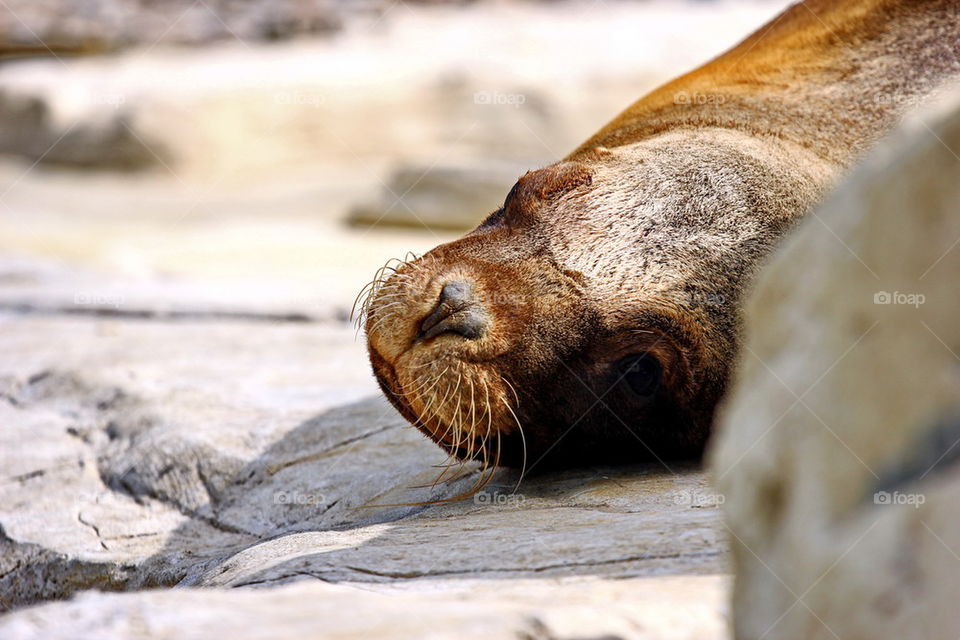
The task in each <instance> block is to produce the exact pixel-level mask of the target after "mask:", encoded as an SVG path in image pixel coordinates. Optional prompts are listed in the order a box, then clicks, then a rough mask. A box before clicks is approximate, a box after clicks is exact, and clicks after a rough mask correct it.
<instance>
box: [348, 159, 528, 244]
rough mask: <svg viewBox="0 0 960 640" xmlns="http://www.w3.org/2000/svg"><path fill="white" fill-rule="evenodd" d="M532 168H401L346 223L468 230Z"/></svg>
mask: <svg viewBox="0 0 960 640" xmlns="http://www.w3.org/2000/svg"><path fill="white" fill-rule="evenodd" d="M535 168H537V167H523V166H521V165H517V164H513V163H500V164H499V165H498V164H497V163H491V162H488V161H484V162H474V163H472V164H470V163H461V164H460V165H453V164H445V165H439V166H438V165H429V166H402V167H399V168H398V169H396V170H395V171H394V173H393V175H392V176H391V178H390V180H389V182H388V183H387V184H385V185H384V187H383V190H382V192H381V194H380V200H379V201H378V202H375V203H370V204H366V205H360V206H358V207H355V208H354V209H353V210H352V211H351V212H350V216H349V222H351V223H352V224H355V225H360V226H372V227H375V226H378V225H387V226H400V227H424V228H427V229H456V230H458V231H465V230H469V229H472V228H474V227H476V226H477V225H478V224H479V223H480V222H482V221H483V219H484V218H485V217H487V216H488V215H490V214H491V213H492V212H493V211H495V210H496V209H497V208H499V207H500V205H501V204H503V200H504V198H505V197H506V195H507V193H509V191H510V189H511V187H513V184H514V183H515V182H516V181H517V178H519V177H520V176H521V175H523V174H524V172H526V171H527V170H530V169H535Z"/></svg>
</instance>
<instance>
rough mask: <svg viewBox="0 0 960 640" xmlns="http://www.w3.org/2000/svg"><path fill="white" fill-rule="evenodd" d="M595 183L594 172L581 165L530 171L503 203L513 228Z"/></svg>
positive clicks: (571, 164) (558, 165)
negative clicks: (565, 195)
mask: <svg viewBox="0 0 960 640" xmlns="http://www.w3.org/2000/svg"><path fill="white" fill-rule="evenodd" d="M592 183H593V172H592V171H591V170H590V169H589V168H588V167H587V166H586V165H585V164H581V163H579V162H558V163H557V164H552V165H550V166H549V167H544V168H543V169H538V170H536V171H527V172H526V173H525V174H524V175H523V176H521V178H520V179H519V180H517V184H515V185H513V188H512V189H511V190H510V193H508V194H507V199H506V200H504V202H503V209H504V213H505V214H506V218H507V222H508V224H510V226H518V224H522V223H523V222H524V221H530V219H531V218H533V217H535V216H536V213H537V211H538V210H539V209H540V208H541V207H542V206H544V205H545V204H548V203H549V202H551V201H554V200H557V199H559V198H560V197H561V196H563V195H564V194H565V193H567V192H568V191H571V190H573V189H575V188H577V187H580V186H590V185H591V184H592Z"/></svg>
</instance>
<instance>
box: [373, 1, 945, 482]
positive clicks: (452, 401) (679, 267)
mask: <svg viewBox="0 0 960 640" xmlns="http://www.w3.org/2000/svg"><path fill="white" fill-rule="evenodd" d="M958 25H960V9H958V4H957V3H954V2H893V1H882V0H873V1H866V2H861V1H852V0H849V1H835V2H826V1H823V2H815V1H811V2H807V3H803V4H799V5H795V6H793V7H791V8H789V9H788V10H787V11H785V12H784V13H783V14H781V15H780V16H778V17H777V18H775V19H774V20H773V21H772V22H771V23H769V24H768V25H766V26H765V27H763V28H761V29H760V30H759V31H758V32H757V33H756V34H754V35H752V36H750V37H749V38H748V39H747V40H746V41H744V42H743V43H741V44H740V45H738V46H737V47H735V48H734V49H732V50H731V51H729V52H728V53H726V54H724V55H723V56H721V57H719V58H717V59H716V60H714V61H712V62H710V63H708V64H706V65H704V66H703V67H701V68H699V69H697V70H695V71H693V72H691V73H690V74H687V75H686V76H683V77H681V78H679V79H677V80H675V81H673V82H671V83H669V84H667V85H665V86H664V87H661V88H660V89H658V90H656V91H654V92H653V93H652V94H650V95H648V96H646V97H645V98H643V99H641V100H640V101H639V102H637V103H636V104H634V105H633V106H631V107H630V108H628V109H627V110H626V111H624V112H623V113H622V114H621V115H620V116H618V117H617V118H616V119H615V120H614V121H612V122H611V123H610V124H608V125H607V126H606V127H604V128H603V129H602V130H601V131H600V132H598V133H597V134H596V135H595V136H593V137H592V138H591V139H590V140H588V141H587V142H586V143H584V144H583V145H582V146H581V147H579V148H578V149H577V150H575V151H574V152H573V153H572V154H570V155H569V156H568V157H567V158H565V159H564V160H562V161H560V162H558V163H557V164H554V165H551V166H548V167H545V168H543V169H540V170H537V171H532V172H529V173H527V174H526V175H524V176H523V177H521V178H520V179H519V181H518V182H517V184H516V185H515V186H514V187H513V189H512V190H511V191H510V193H509V194H508V195H507V197H506V199H505V201H504V204H503V206H502V207H501V208H500V209H498V210H497V211H495V212H494V213H493V214H491V215H490V216H489V218H487V220H485V221H484V222H483V223H482V224H481V225H480V226H479V227H478V228H477V229H475V230H474V231H472V232H471V233H469V234H467V235H466V236H464V237H463V238H461V239H459V240H456V241H454V242H451V243H447V244H444V245H441V246H439V247H437V248H435V249H433V250H432V251H430V252H429V253H427V254H425V255H424V256H423V257H421V258H418V259H414V260H410V261H401V262H399V263H398V264H396V265H392V266H390V267H388V268H387V269H385V270H382V271H381V273H380V274H378V277H377V278H375V280H374V282H373V284H372V287H371V290H370V292H369V296H368V298H367V301H366V303H365V307H364V322H365V329H366V333H367V337H368V347H369V353H370V359H371V363H372V365H373V369H374V373H375V374H376V376H377V379H378V381H379V383H380V385H381V387H382V388H383V390H384V392H385V393H386V395H387V397H388V398H389V399H390V400H391V402H392V403H393V404H394V406H396V407H397V409H398V410H399V411H400V412H401V413H402V414H403V415H404V416H405V417H406V418H407V419H408V420H410V422H411V423H413V424H414V425H416V426H417V427H418V428H419V429H421V430H422V431H423V432H424V433H425V434H427V435H428V436H429V437H431V438H432V439H433V440H434V441H436V442H437V443H438V444H440V445H441V446H442V447H444V448H445V449H447V450H448V451H449V452H450V453H452V454H453V455H455V456H456V457H458V458H461V459H477V460H480V461H482V462H484V463H486V464H488V465H497V464H499V465H507V466H516V467H522V468H525V469H528V470H529V469H535V468H547V467H557V466H571V465H583V464H591V463H598V462H604V463H607V462H621V461H640V460H649V459H661V460H663V459H666V458H676V457H695V456H698V455H699V454H700V453H701V452H702V450H703V447H704V444H705V442H706V440H707V437H708V435H709V432H710V425H711V422H712V417H713V412H714V409H715V407H716V405H717V403H718V401H719V400H720V398H721V397H722V395H723V392H724V388H725V385H726V381H727V379H728V378H729V376H730V373H731V367H732V363H733V362H734V361H735V359H736V355H737V349H738V341H739V327H740V319H739V304H740V299H741V297H742V294H743V290H744V288H745V287H746V286H748V284H749V282H750V280H751V278H752V276H753V274H754V273H755V272H756V270H757V269H758V268H759V266H760V265H761V264H762V261H763V259H764V257H765V256H766V255H767V254H768V253H769V252H770V251H771V249H772V248H773V247H774V246H775V245H776V243H777V241H778V240H779V238H780V237H782V235H783V234H784V233H785V232H786V231H787V230H788V229H789V228H790V226H791V225H792V224H793V223H794V222H795V221H796V220H797V219H798V218H799V217H801V216H803V215H804V214H805V213H807V212H808V211H809V210H810V209H811V207H812V206H813V205H815V204H816V203H817V202H818V201H819V200H820V199H821V198H822V196H823V194H824V192H825V191H826V190H827V189H828V188H829V187H830V186H831V185H832V184H833V182H834V181H835V180H836V179H837V178H838V177H839V176H840V175H841V174H842V172H843V171H844V170H845V169H846V168H847V167H848V166H849V165H850V164H851V163H852V162H853V161H854V160H855V159H856V157H857V156H858V155H859V154H860V153H862V152H863V150H865V149H866V148H868V147H869V146H870V145H871V144H872V143H873V142H875V141H876V140H877V139H878V138H879V137H881V136H882V135H883V134H884V133H885V132H886V131H887V130H888V129H890V128H891V127H892V126H893V125H895V124H896V122H897V120H898V119H899V117H900V116H901V115H902V113H903V112H904V111H906V110H907V109H908V108H910V106H912V105H913V104H914V103H916V102H918V101H921V100H924V99H925V98H926V97H928V96H929V95H930V94H931V93H933V92H935V90H936V89H937V88H938V87H939V86H941V85H942V84H943V83H945V82H948V81H950V80H951V79H955V78H958V77H960V28H958Z"/></svg>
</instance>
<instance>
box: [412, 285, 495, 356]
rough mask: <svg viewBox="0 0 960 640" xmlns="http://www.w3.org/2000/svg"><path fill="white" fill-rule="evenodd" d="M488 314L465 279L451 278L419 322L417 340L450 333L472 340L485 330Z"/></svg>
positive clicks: (488, 321) (480, 335) (488, 322)
mask: <svg viewBox="0 0 960 640" xmlns="http://www.w3.org/2000/svg"><path fill="white" fill-rule="evenodd" d="M489 324H490V317H489V314H488V312H487V310H486V308H485V307H484V306H483V305H482V304H481V303H480V301H479V300H478V297H477V296H476V295H475V293H474V286H473V283H471V282H470V281H469V280H463V279H457V280H451V281H450V282H447V283H446V284H444V285H443V287H442V288H441V289H440V297H439V299H438V300H437V304H436V306H435V307H434V308H433V311H431V312H430V315H428V316H427V317H426V318H424V320H423V322H422V323H421V324H420V331H419V333H418V334H417V338H416V339H417V340H418V341H419V340H429V339H430V338H433V337H435V336H439V335H441V334H444V333H454V334H457V335H460V336H462V337H464V338H467V339H468V340H475V339H477V338H480V337H482V336H483V335H484V333H486V331H487V327H488V325H489Z"/></svg>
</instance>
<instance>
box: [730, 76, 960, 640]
mask: <svg viewBox="0 0 960 640" xmlns="http://www.w3.org/2000/svg"><path fill="white" fill-rule="evenodd" d="M958 154H960V93H958V92H954V93H951V94H949V95H948V96H946V97H945V98H944V100H943V101H942V102H941V103H940V104H938V105H936V106H934V107H931V108H930V109H929V110H925V111H921V112H919V113H917V114H916V115H915V116H913V117H912V118H910V119H909V120H908V121H907V122H906V123H905V124H904V125H903V127H902V128H901V129H900V130H899V131H897V132H896V133H895V134H894V135H893V136H891V137H890V139H888V140H887V141H886V143H885V144H883V145H882V146H881V147H879V148H877V149H876V150H875V151H874V152H873V153H871V154H870V156H869V157H868V158H867V159H866V161H865V162H864V163H863V164H862V165H861V166H860V167H858V168H857V169H856V170H855V171H854V172H853V174H852V175H851V176H849V178H848V179H847V180H846V181H845V182H844V183H843V184H842V186H840V187H839V188H838V189H837V191H836V192H835V193H834V194H833V195H832V196H831V197H830V198H829V201H828V202H826V203H825V204H824V205H823V206H822V207H820V208H819V209H818V210H817V211H816V212H814V213H813V214H812V215H811V216H810V217H809V218H808V219H807V220H805V221H804V223H803V224H802V225H801V227H800V228H799V230H798V231H797V232H796V234H795V235H794V236H792V237H791V238H790V239H789V241H788V242H787V243H786V244H785V246H784V247H783V249H782V250H781V251H780V252H779V253H778V254H777V256H776V258H775V259H774V260H773V261H772V262H771V264H770V266H769V267H768V268H767V270H766V271H765V272H764V274H763V275H762V277H761V278H760V280H759V283H758V284H757V287H756V291H755V293H754V295H753V296H752V298H751V300H750V301H749V303H748V305H747V309H746V318H747V326H746V335H747V340H746V346H745V347H744V350H743V356H742V362H741V366H740V369H739V373H738V376H737V380H736V384H735V388H734V392H733V394H732V398H731V399H730V401H729V402H728V405H727V406H726V409H725V410H724V412H723V418H722V424H721V429H720V434H719V438H718V441H717V443H716V447H715V450H714V452H713V465H714V473H715V477H716V479H717V482H718V485H719V489H720V490H721V493H722V495H725V496H726V503H725V510H726V519H727V523H728V526H729V529H730V531H731V533H732V538H731V539H732V543H733V556H734V559H735V569H736V585H735V590H734V616H735V629H736V636H737V637H738V638H743V639H759V638H768V639H773V638H825V639H826V638H844V639H848V638H851V639H852V638H880V637H885V638H925V639H930V638H956V637H957V632H958V629H960V610H958V608H957V606H956V594H957V592H958V590H960V506H958V505H960V472H958V468H957V465H956V462H957V461H958V459H960V455H958V452H960V446H958V441H960V294H958V288H957V277H958V274H960V243H958V241H960V209H958V206H960V180H958V179H957V178H958V176H960V156H958Z"/></svg>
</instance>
